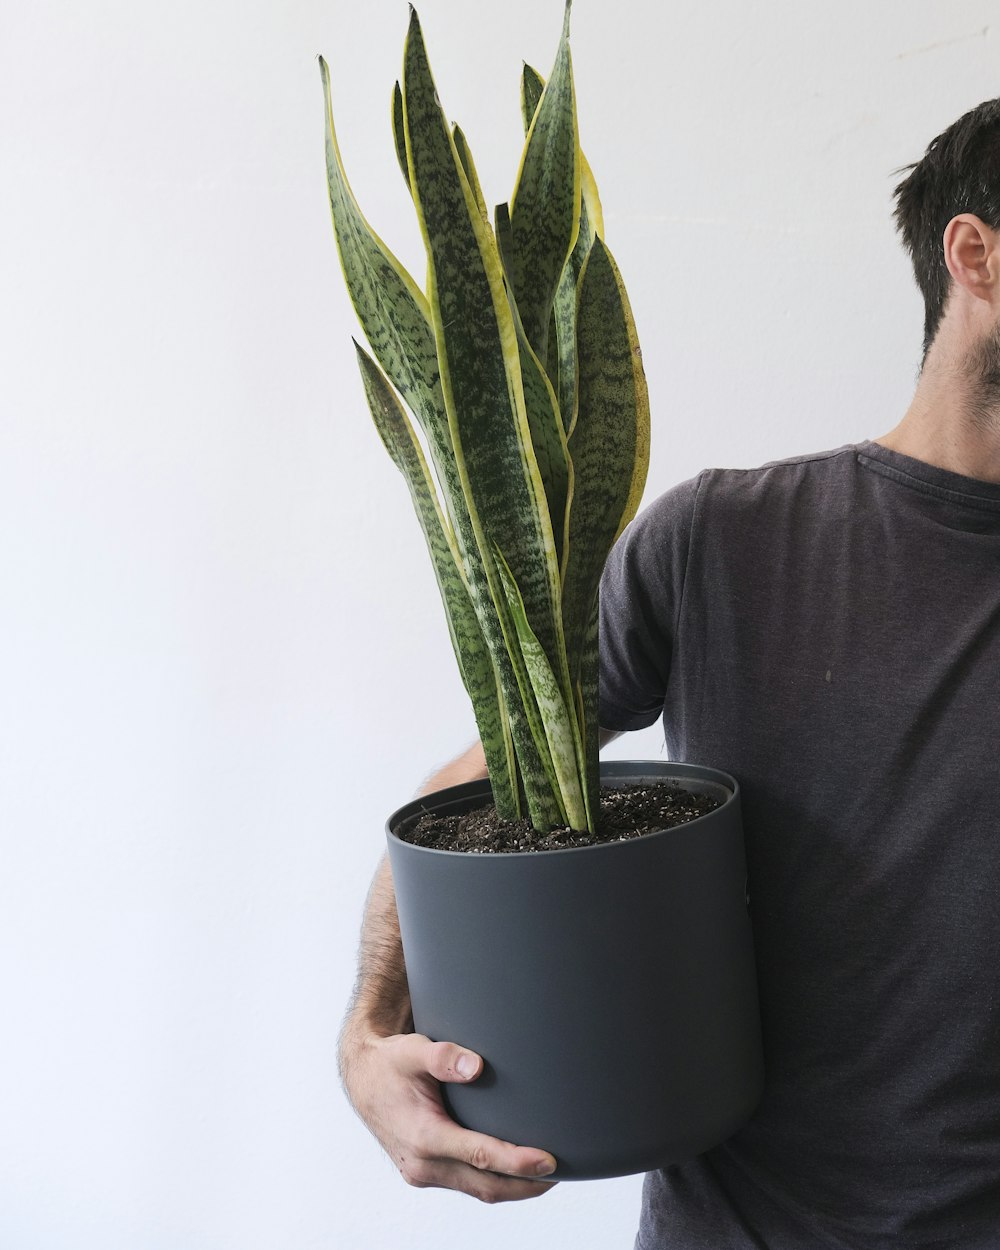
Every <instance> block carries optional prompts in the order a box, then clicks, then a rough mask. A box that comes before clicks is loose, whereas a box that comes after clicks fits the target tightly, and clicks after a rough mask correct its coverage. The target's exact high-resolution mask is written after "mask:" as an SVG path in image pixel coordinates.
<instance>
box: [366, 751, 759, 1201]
mask: <svg viewBox="0 0 1000 1250" xmlns="http://www.w3.org/2000/svg"><path fill="white" fill-rule="evenodd" d="M601 776H602V781H603V782H604V783H605V784H608V783H615V782H624V781H633V782H634V781H639V780H643V779H646V780H651V781H656V780H663V779H667V778H672V779H674V780H677V781H679V782H680V783H681V784H682V785H685V786H687V787H688V788H689V789H691V790H696V791H700V792H708V793H714V794H717V795H718V796H719V797H720V798H722V799H723V800H724V802H723V805H722V806H721V807H719V808H717V809H716V810H715V811H713V812H710V813H709V814H708V815H706V816H702V817H699V818H698V819H697V820H694V821H691V822H690V823H689V824H687V825H682V826H680V827H678V828H676V829H670V830H664V831H663V832H661V833H654V834H648V835H646V836H645V837H642V838H638V839H635V840H633V841H630V842H616V843H610V844H607V845H603V846H594V847H584V848H579V849H570V850H561V851H543V852H536V853H521V854H510V855H468V854H463V853H460V852H455V851H437V850H428V849H426V848H422V847H415V846H411V845H410V844H409V843H406V842H403V841H401V840H400V839H399V838H398V837H396V836H395V831H396V830H397V829H399V828H400V827H401V826H402V825H404V824H405V822H407V821H408V820H410V819H411V818H412V817H414V816H415V815H418V814H420V813H421V812H423V811H426V810H428V809H432V810H435V811H439V812H456V811H462V810H467V809H468V808H470V807H473V806H476V805H477V804H479V803H482V802H483V801H484V800H485V801H488V800H489V797H490V789H489V783H488V782H485V781H484V782H473V783H471V784H468V785H462V786H454V787H452V788H451V789H448V790H440V791H438V792H437V793H435V794H432V795H429V796H424V797H423V798H422V799H418V800H415V801H414V802H412V803H408V804H407V805H406V806H405V807H402V808H400V809H399V810H398V811H397V812H395V813H394V814H393V815H392V816H391V817H390V819H389V821H388V824H387V829H388V844H389V854H390V858H391V861H392V875H393V882H394V886H395V892H396V901H397V906H398V908H399V924H400V930H401V932H402V938H403V953H404V957H405V960H406V972H407V977H408V979H409V986H410V997H411V1000H412V1004H413V1021H414V1027H415V1028H416V1030H417V1031H418V1032H420V1033H425V1034H427V1035H428V1036H429V1037H431V1038H433V1039H435V1040H444V1041H453V1042H459V1043H461V1044H462V1045H465V1046H468V1047H470V1048H471V1049H472V1050H475V1051H477V1052H478V1053H479V1054H481V1055H482V1056H483V1059H484V1061H485V1068H484V1071H483V1074H482V1075H481V1076H480V1078H479V1079H478V1080H477V1081H475V1082H473V1083H472V1084H471V1085H450V1084H449V1085H446V1086H444V1087H443V1088H444V1093H445V1097H446V1100H447V1102H448V1105H449V1110H450V1112H451V1114H452V1115H453V1116H454V1117H455V1119H456V1120H458V1121H459V1123H461V1124H464V1125H466V1126H467V1127H469V1128H473V1129H476V1130H478V1131H479V1132H483V1133H489V1134H490V1135H492V1136H494V1137H500V1138H503V1139H504V1140H506V1141H512V1142H515V1143H517V1144H518V1145H525V1146H539V1147H542V1148H543V1149H545V1150H549V1151H551V1152H552V1153H553V1154H554V1155H555V1157H556V1159H557V1160H558V1165H559V1166H558V1169H557V1171H556V1174H555V1175H556V1178H557V1179H566V1180H570V1179H577V1180H583V1179H593V1178H596V1177H607V1176H622V1175H626V1174H628V1173H632V1172H645V1171H648V1170H650V1169H652V1168H657V1167H664V1166H666V1165H667V1164H670V1163H675V1162H679V1161H681V1160H683V1159H687V1158H691V1157H693V1156H694V1155H696V1154H700V1153H701V1152H702V1151H703V1150H707V1149H708V1148H709V1147H711V1146H714V1145H717V1144H718V1143H719V1142H721V1141H724V1140H725V1139H726V1138H727V1137H729V1136H730V1135H731V1134H732V1133H733V1132H735V1130H736V1129H737V1128H739V1127H740V1126H741V1125H742V1124H743V1123H745V1121H746V1120H747V1119H748V1118H749V1117H750V1115H751V1113H752V1111H753V1109H754V1107H755V1106H756V1104H757V1102H758V1100H759V1098H760V1093H761V1086H762V1081H763V1071H762V1063H761V1045H760V1019H759V1014H758V1007H757V981H756V972H755V967H754V960H753V946H752V938H751V931H750V922H749V916H748V912H747V899H746V860H745V857H744V849H743V830H742V824H741V820H740V806H739V788H738V786H737V784H736V782H735V781H734V780H733V778H732V777H730V776H728V775H727V774H726V773H722V772H718V771H716V770H714V769H709V768H699V767H697V766H695V765H688V764H673V763H663V762H628V763H625V762H618V761H613V762H606V763H603V764H602V766H601Z"/></svg>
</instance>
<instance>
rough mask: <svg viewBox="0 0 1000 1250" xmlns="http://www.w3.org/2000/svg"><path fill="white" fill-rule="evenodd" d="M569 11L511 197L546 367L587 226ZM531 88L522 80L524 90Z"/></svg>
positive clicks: (522, 297) (526, 309)
mask: <svg viewBox="0 0 1000 1250" xmlns="http://www.w3.org/2000/svg"><path fill="white" fill-rule="evenodd" d="M569 11H570V6H569V4H567V5H566V17H565V21H564V24H563V34H562V38H561V39H560V41H559V52H558V54H557V56H556V62H555V66H554V68H553V70H552V74H551V76H550V78H549V81H548V83H547V84H546V86H545V89H544V91H543V92H542V95H541V98H540V99H539V101H538V106H537V108H536V109H535V111H534V115H533V117H532V120H531V126H530V127H529V129H528V134H527V138H526V139H525V144H524V151H523V153H522V156H521V165H520V168H519V170H518V174H517V181H516V183H515V186H514V191H513V194H512V195H511V198H510V223H511V234H512V238H513V252H512V256H511V276H512V279H513V287H514V298H515V300H516V302H517V306H518V308H519V309H520V312H521V320H522V321H523V322H524V329H525V333H526V334H527V336H528V342H529V343H530V344H531V346H532V348H533V349H534V351H535V353H536V354H537V356H538V358H539V359H540V360H548V352H547V343H548V334H549V321H550V317H551V314H552V305H553V301H554V300H555V294H556V288H557V287H558V285H559V279H560V276H561V275H562V271H563V266H564V265H565V263H566V260H567V258H568V256H569V254H570V252H571V251H572V250H573V246H574V244H575V243H576V237H577V232H578V230H579V225H580V196H581V190H580V146H579V143H578V140H577V125H576V102H575V99H574V94H573V65H572V58H571V56H570V49H569ZM523 81H524V80H523V76H522V86H523ZM525 107H526V105H525Z"/></svg>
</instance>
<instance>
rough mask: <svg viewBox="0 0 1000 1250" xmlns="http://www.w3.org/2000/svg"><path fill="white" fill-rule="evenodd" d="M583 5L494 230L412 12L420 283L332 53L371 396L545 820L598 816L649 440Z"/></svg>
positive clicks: (496, 772) (510, 796)
mask: <svg viewBox="0 0 1000 1250" xmlns="http://www.w3.org/2000/svg"><path fill="white" fill-rule="evenodd" d="M569 14H570V3H569V2H567V4H566V13H565V18H564V23H563V34H562V38H561V40H560V44H559V51H558V55H557V57H556V62H555V66H554V68H553V71H552V75H551V76H550V79H549V83H548V84H547V85H546V84H545V82H544V81H543V80H542V78H541V76H540V75H539V74H537V73H536V71H534V70H533V69H531V67H530V66H528V65H525V67H524V71H523V73H522V76H521V111H522V118H523V121H524V127H525V133H526V138H525V144H524V150H523V154H522V158H521V164H520V167H519V170H518V174H517V179H516V181H515V187H514V192H513V195H512V196H511V201H510V213H509V215H508V213H507V209H506V206H505V205H500V206H499V208H498V209H497V217H496V233H495V235H494V232H493V230H492V229H491V225H490V219H489V214H488V211H487V208H486V201H485V199H484V196H483V191H482V188H481V186H480V182H479V176H478V173H477V171H476V167H475V163H474V161H473V159H472V153H471V151H470V148H469V144H468V142H467V140H466V136H465V134H464V133H463V131H462V130H461V128H460V127H459V126H457V125H456V126H454V127H451V126H449V124H448V122H447V120H446V118H445V115H444V112H443V110H442V108H441V105H440V102H439V100H438V97H437V93H436V91H435V89H434V82H433V78H432V76H431V71H430V66H429V64H428V61H427V53H426V48H425V46H424V41H423V35H422V32H421V29H420V23H419V20H418V18H417V15H416V12H415V11H413V10H412V9H411V17H410V29H409V33H408V35H407V40H406V45H405V50H404V66H403V75H402V84H400V83H398V82H397V83H396V85H395V89H394V91H393V98H392V132H393V141H394V146H395V151H396V159H397V161H398V162H399V166H400V169H401V171H402V173H403V177H404V179H405V181H406V184H407V187H408V188H409V191H410V194H411V196H412V199H413V204H414V207H415V209H416V211H417V216H418V219H419V222H420V228H421V232H422V235H423V239H424V243H425V246H426V250H427V262H428V263H427V285H426V291H421V290H420V288H419V287H418V286H417V285H416V283H415V282H414V281H413V279H412V278H411V277H410V275H409V274H408V273H407V272H406V270H405V269H404V268H403V266H402V265H401V264H400V263H399V261H398V260H397V259H396V258H395V256H393V254H392V253H391V252H390V251H389V249H388V248H387V247H386V246H385V244H384V243H383V242H382V240H381V239H380V238H379V237H378V236H377V235H376V234H375V232H374V231H373V230H372V229H371V227H370V226H369V224H368V222H367V221H366V219H365V217H364V216H363V214H362V213H361V210H360V208H359V207H358V204H357V202H356V200H355V198H354V195H353V193H352V191H351V188H350V185H349V184H348V181H347V175H346V173H345V171H344V167H343V161H342V159H341V155H340V151H339V148H338V145H337V138H336V132H335V130H334V126H333V114H332V108H331V92H330V79H329V72H328V70H327V66H326V63H325V62H324V61H323V60H322V58H320V70H321V74H322V78H323V90H324V96H325V105H326V109H325V116H326V157H327V175H328V184H329V190H330V208H331V212H332V215H333V224H334V233H335V236H336V240H337V249H338V252H339V255H340V262H341V267H342V269H343V273H344V278H345V281H346V283H347V287H348V291H349V294H350V297H351V301H352V303H353V304H354V307H355V310H356V312H357V314H358V319H359V321H360V322H361V325H362V328H363V329H364V331H365V334H366V335H367V337H368V341H369V343H370V345H371V349H372V353H373V355H374V359H372V357H371V356H369V355H368V353H367V352H365V351H364V350H363V349H362V348H360V347H358V348H357V356H358V364H359V367H360V369H361V375H362V380H363V384H364V390H365V394H366V398H367V400H368V405H369V408H370V410H371V414H372V418H373V420H374V422H375V426H376V429H377V430H378V432H379V435H380V436H381V438H382V441H383V443H384V444H385V446H386V449H387V450H388V452H389V455H390V456H391V457H392V459H393V461H394V462H395V463H396V465H397V467H398V468H399V469H400V471H401V472H402V474H403V476H404V478H405V480H406V482H407V485H408V487H409V490H410V494H411V498H412V500H413V504H414V508H415V510H416V513H417V516H418V518H419V520H420V524H421V527H422V529H423V532H424V537H425V540H426V543H427V547H428V551H429V553H430V556H431V561H432V564H433V567H434V571H435V576H436V577H437V581H438V586H439V590H440V593H441V599H442V602H443V604H444V607H445V615H446V619H447V621H448V628H449V633H450V636H451V639H452V644H453V646H454V649H455V655H456V658H457V660H458V665H459V671H460V673H461V675H462V679H463V681H464V683H465V686H466V689H467V691H468V693H469V696H470V698H471V700H472V703H473V707H474V710H475V713H476V720H477V725H478V727H479V733H480V737H481V739H482V741H483V746H484V749H485V751H486V756H487V763H488V767H489V770H490V777H491V780H492V782H493V790H494V797H495V800H496V803H497V807H498V810H499V811H500V814H501V816H504V817H506V818H512V817H513V816H514V815H516V814H518V813H519V812H526V813H527V815H528V816H529V818H530V819H531V821H532V823H533V824H534V826H535V827H536V828H537V829H539V830H545V829H548V828H550V827H551V826H552V825H553V824H555V823H558V822H568V823H569V824H571V825H573V826H574V827H578V828H583V827H586V828H590V829H593V828H594V827H595V820H596V818H597V814H598V793H599V792H598V785H599V779H598V732H599V731H598V726H597V691H598V681H597V678H598V612H597V607H598V605H597V591H598V585H599V581H600V575H601V570H602V568H603V565H604V561H605V558H606V555H607V552H608V550H609V549H610V546H611V543H612V542H613V541H614V538H615V537H616V536H617V534H618V533H620V531H621V529H622V528H623V527H624V525H625V524H626V523H627V521H628V520H629V519H631V516H632V515H633V514H634V512H635V509H636V507H637V505H638V500H639V496H640V495H641V492H642V485H643V481H644V477H645V471H646V465H647V462H648V452H649V447H648V438H649V424H648V417H649V412H648V400H647V396H646V389H645V380H644V377H643V372H642V364H641V360H640V357H639V348H638V342H637V340H636V335H635V327H634V324H633V322H632V315H631V311H630V309H629V306H628V300H627V297H626V295H625V290H624V287H623V286H622V284H621V278H620V275H619V274H618V271H617V268H616V267H615V264H614V261H613V259H612V258H611V256H610V253H608V251H607V249H606V248H605V247H604V245H603V242H602V240H603V233H604V222H603V216H602V209H601V202H600V197H599V195H598V192H597V184H596V182H595V180H594V177H593V174H592V173H591V171H590V167H589V165H588V164H587V162H586V160H585V159H584V157H583V155H582V153H581V151H580V146H579V141H578V137H577V127H576V106H575V100H574V95H573V76H572V61H571V57H570V50H569ZM376 362H377V363H376ZM397 393H398V394H397ZM401 401H402V402H401ZM404 404H405V405H406V407H408V408H409V409H410V411H411V412H412V413H413V414H414V416H415V418H416V420H417V422H418V424H419V426H420V428H421V430H422V432H423V435H424V437H425V439H426V449H427V453H428V454H429V457H430V461H431V466H432V467H433V473H432V471H431V467H429V466H428V463H427V460H426V459H425V455H424V449H423V447H422V446H421V442H420V440H419V439H418V436H417V434H416V432H415V430H414V427H413V425H412V424H411V422H410V419H409V417H408V416H407V412H406V408H405V407H404ZM435 478H436V483H435Z"/></svg>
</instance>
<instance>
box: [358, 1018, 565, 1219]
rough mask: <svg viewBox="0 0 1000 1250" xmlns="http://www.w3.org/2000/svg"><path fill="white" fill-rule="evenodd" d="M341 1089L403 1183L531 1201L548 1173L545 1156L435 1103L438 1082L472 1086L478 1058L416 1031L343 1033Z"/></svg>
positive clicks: (550, 1161) (484, 1198)
mask: <svg viewBox="0 0 1000 1250" xmlns="http://www.w3.org/2000/svg"><path fill="white" fill-rule="evenodd" d="M341 1064H342V1070H343V1075H344V1084H345V1087H346V1089H347V1093H348V1096H349V1097H350V1099H351V1102H352V1103H353V1105H354V1108H355V1110H356V1111H357V1112H358V1114H359V1115H360V1116H361V1118H362V1120H364V1121H365V1123H366V1124H367V1125H368V1127H369V1128H370V1129H371V1131H372V1132H373V1133H374V1134H375V1136H376V1137H377V1138H378V1140H379V1141H380V1142H381V1143H382V1146H383V1147H384V1148H385V1150H386V1151H387V1152H388V1154H389V1156H390V1157H391V1158H392V1160H393V1162H394V1163H395V1164H396V1166H397V1167H398V1168H399V1170H400V1172H401V1173H402V1176H403V1179H404V1180H405V1181H406V1182H407V1184H409V1185H415V1186H416V1187H417V1188H419V1189H425V1188H430V1187H438V1188H442V1189H455V1190H459V1191H460V1192H461V1193H465V1194H471V1195H472V1197H473V1198H478V1199H479V1200H480V1202H490V1203H492V1202H511V1201H516V1200H518V1199H522V1198H537V1197H539V1196H540V1195H541V1194H544V1193H547V1192H548V1190H550V1189H551V1188H552V1187H553V1185H552V1183H543V1182H542V1181H540V1180H539V1178H540V1177H544V1176H547V1175H548V1174H549V1173H551V1172H552V1170H553V1169H554V1168H555V1165H556V1163H555V1159H554V1158H553V1157H552V1155H550V1154H547V1153H546V1152H545V1151H544V1150H536V1149H532V1148H530V1147H525V1146H514V1145H511V1143H510V1142H504V1141H499V1140H498V1139H497V1138H495V1137H487V1136H485V1135H483V1134H482V1133H473V1132H471V1131H470V1130H469V1129H464V1128H461V1127H459V1125H457V1124H456V1123H455V1122H454V1120H452V1119H451V1118H450V1116H449V1115H448V1113H447V1111H445V1109H444V1106H443V1105H442V1102H441V1094H440V1087H439V1084H438V1083H439V1082H442V1081H444V1082H462V1083H465V1082H467V1081H471V1080H474V1079H475V1078H476V1077H477V1076H478V1075H479V1073H480V1072H481V1071H482V1066H483V1064H482V1059H480V1057H479V1056H478V1055H476V1054H473V1053H472V1051H469V1050H464V1049H463V1048H462V1047H460V1046H456V1045H454V1043H452V1042H432V1041H431V1040H430V1039H429V1038H427V1037H424V1036H422V1035H421V1034H419V1033H404V1034H393V1035H390V1036H388V1037H379V1036H378V1035H376V1034H369V1035H368V1036H366V1037H365V1038H364V1039H360V1038H358V1036H357V1034H355V1035H354V1036H353V1037H351V1036H350V1035H349V1034H348V1035H345V1037H344V1040H343V1044H342V1048H341Z"/></svg>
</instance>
